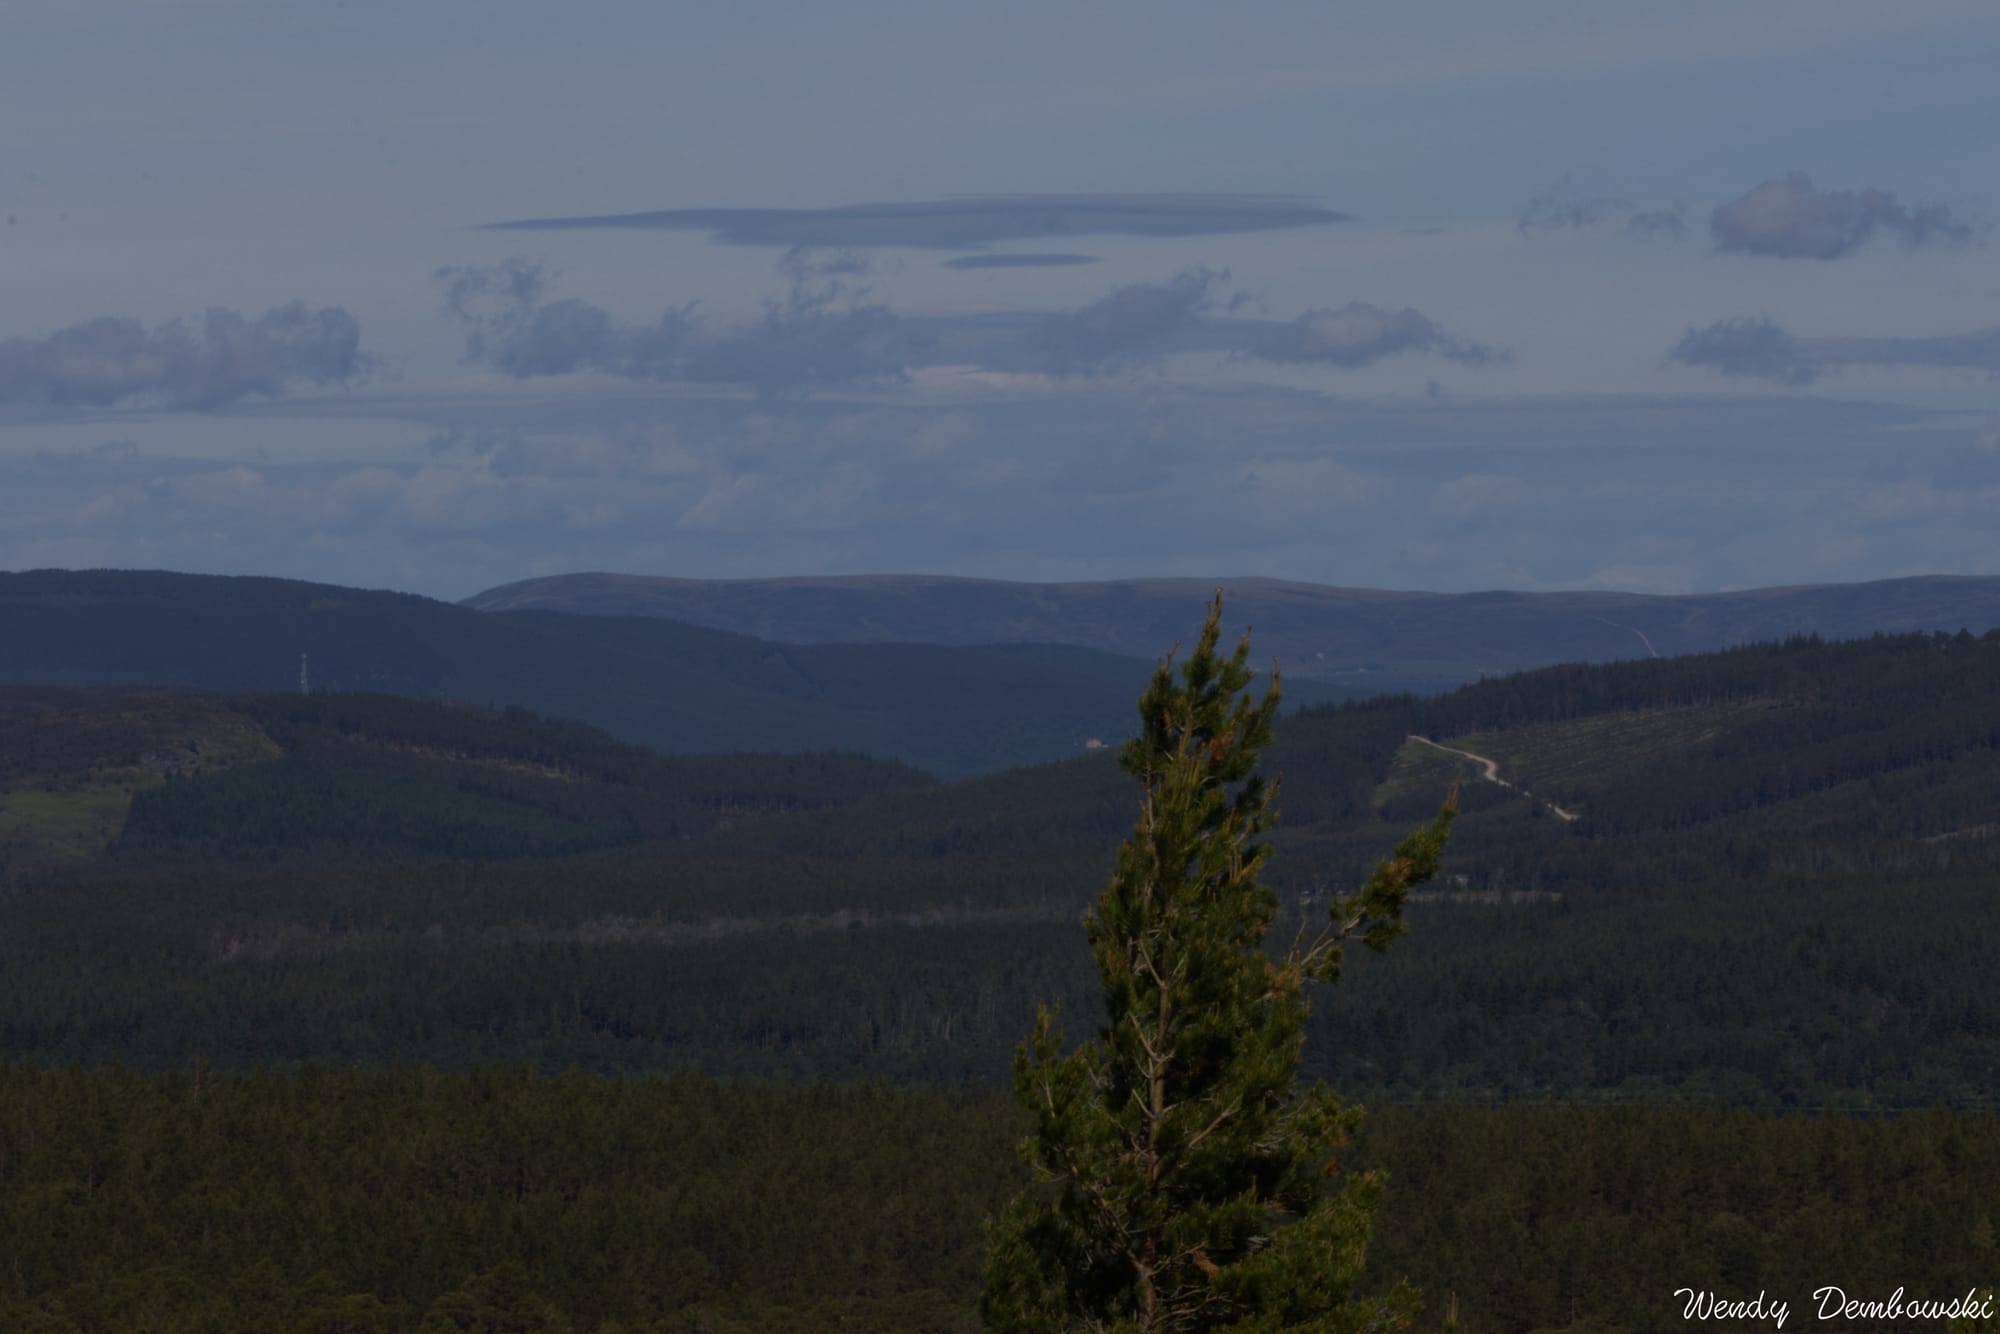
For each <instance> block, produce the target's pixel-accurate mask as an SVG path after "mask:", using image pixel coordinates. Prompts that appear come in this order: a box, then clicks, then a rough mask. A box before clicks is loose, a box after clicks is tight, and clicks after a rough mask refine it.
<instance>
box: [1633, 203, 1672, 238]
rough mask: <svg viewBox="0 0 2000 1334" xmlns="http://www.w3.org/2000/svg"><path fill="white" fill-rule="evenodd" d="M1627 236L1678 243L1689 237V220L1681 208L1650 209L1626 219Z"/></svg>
mask: <svg viewBox="0 0 2000 1334" xmlns="http://www.w3.org/2000/svg"><path fill="white" fill-rule="evenodd" d="M1625 234H1626V235H1627V236H1638V237H1645V238H1649V239H1650V238H1656V237H1657V238H1659V239H1662V240H1672V241H1678V240H1679V239H1680V238H1681V237H1683V236H1685V235H1687V218H1686V216H1685V215H1684V214H1683V213H1682V211H1681V210H1680V209H1679V208H1671V209H1649V210H1647V211H1645V212H1643V213H1634V214H1633V215H1632V216H1631V217H1629V218H1627V219H1625Z"/></svg>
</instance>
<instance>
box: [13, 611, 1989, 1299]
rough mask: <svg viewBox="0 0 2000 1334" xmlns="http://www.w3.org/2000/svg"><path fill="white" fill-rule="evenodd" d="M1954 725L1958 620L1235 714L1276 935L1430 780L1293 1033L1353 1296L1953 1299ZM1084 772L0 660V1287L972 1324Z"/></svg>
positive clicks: (1967, 1223)
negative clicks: (1377, 950)
mask: <svg viewBox="0 0 2000 1334" xmlns="http://www.w3.org/2000/svg"><path fill="white" fill-rule="evenodd" d="M1996 756H2000V634H1989V635H1986V636H1983V637H1974V636H1971V635H1953V636H1906V637H1891V638H1878V639H1874V640H1868V641H1860V642H1854V643H1841V644H1824V643H1819V642H1816V641H1812V640H1798V641H1793V642H1789V643H1785V644H1779V645H1770V646H1763V647H1758V648H1748V649H1741V650H1737V651H1733V652H1729V653H1725V654H1718V655H1710V656H1707V657H1697V658H1685V659H1668V660H1658V661H1654V660H1647V661H1641V662H1633V663H1624V664H1615V665H1608V666H1597V667H1565V668H1556V669H1550V670H1545V671H1542V672H1537V673H1532V674H1528V675H1524V676H1518V677H1510V678H1504V679H1499V680H1493V681H1488V682H1483V683H1480V684H1478V685H1475V686H1471V687H1468V688H1465V689H1463V690H1460V691H1458V692H1455V693H1453V694H1451V695H1448V696H1444V697H1440V698H1434V699H1419V698H1415V697H1409V696H1402V697H1391V698H1380V699H1374V700H1368V701H1363V702H1359V703H1355V704H1349V705H1343V706H1339V707H1332V708H1320V709H1314V710H1309V711H1307V712H1306V713H1304V714H1302V715H1299V716H1295V717H1290V718H1287V719H1284V720H1282V721H1281V723H1280V726H1279V741H1278V744H1277V745H1276V746H1275V747H1274V748H1273V749H1272V751H1271V752H1270V753H1269V754H1268V755H1267V761H1268V763H1267V765H1266V768H1267V770H1268V771H1269V772H1272V773H1275V774H1279V775H1282V787H1281V805H1282V808H1283V812H1284V818H1283V821H1282V822H1281V824H1280V826H1279V829H1278V832H1277V835H1276V838H1275V842H1276V845H1277V854H1276V856H1275V858H1274V860H1273V862H1272V865H1271V874H1270V879H1271V882H1272V883H1273V884H1274V885H1275V886H1276V887H1278V888H1279V889H1280V891H1281V893H1282V895H1283V898H1284V903H1285V908H1284V912H1285V914H1286V916H1285V919H1284V920H1283V921H1281V923H1280V927H1281V929H1283V930H1284V931H1285V932H1286V934H1289V928H1290V924H1291V922H1292V921H1294V920H1296V919H1302V918H1307V917H1310V916H1311V915H1312V914H1314V913H1315V912H1318V911H1320V909H1321V905H1322V904H1323V902H1324V900H1325V898H1326V896H1327V895H1329V894H1332V893H1338V892H1342V891H1344V890H1347V889H1349V888H1351V887H1352V886H1353V885H1354V883H1355V881H1356V879H1357V878H1358V877H1359V876H1361V875H1362V874H1365V872H1366V870H1367V868H1368V867H1369V865H1370V864H1371V863H1372V861H1373V859H1374V858H1376V857H1379V856H1380V855H1381V854H1382V852H1383V851H1384V850H1385V849H1386V848H1387V847H1388V846H1390V844H1391V842H1393V840H1394V839H1395V838H1396V837H1397V836H1399V835H1400V834H1401V833H1402V832H1404V831H1406V830H1407V829H1408V828H1409V827H1410V826H1411V825H1412V824H1414V823H1416V822H1417V821H1420V820H1422V819H1425V818H1427V817H1428V816H1429V815H1430V814H1431V813H1433V812H1435V810H1436V809H1437V806H1438V803H1439V802H1440V801H1441V800H1442V799H1443V797H1444V795H1445V793H1446V792H1447V791H1448V790H1449V788H1450V787H1451V786H1452V785H1453V784H1457V785H1458V786H1459V790H1460V796H1461V804H1462V807H1463V814H1462V815H1461V817H1460V819H1459V821H1458V824H1457V827H1456V829H1455V832H1454V838H1453V842H1452V844H1451V847H1450V851H1449V856H1448V858H1447V863H1446V874H1445V876H1444V877H1442V879H1441V880H1440V881H1439V882H1438V883H1437V884H1436V885H1434V886H1431V887H1429V888H1427V889H1425V890H1422V891H1420V892H1419V893H1418V895H1417V896H1416V898H1415V899H1414V901H1413V902H1412V905H1411V908H1410V914H1411V922H1412V929H1411V931H1410V934H1409V936H1408V938H1407V939H1405V940H1403V941H1401V942H1400V943H1399V944H1398V945H1397V947H1396V948H1395V949H1394V950H1393V951H1392V952H1391V953H1390V954H1389V955H1388V956H1386V957H1377V956H1375V955H1373V954H1371V953H1369V952H1367V951H1365V950H1361V951H1356V952H1355V953H1353V954H1352V955H1350V957H1349V958H1348V959H1347V960H1346V967H1345V975H1344V977H1343V979H1342V982H1341V985H1340V986H1339V987H1338V988H1337V989H1335V990H1333V991H1331V992H1328V993H1326V994H1325V995H1323V996H1322V997H1320V998H1319V1001H1318V1002H1317V1010H1316V1014H1315V1016H1314V1021H1313V1031H1312V1033H1311V1036H1310V1040H1309V1042H1308V1044H1307V1048H1306V1073H1307V1074H1308V1075H1309V1076H1313V1077H1321V1078H1326V1079H1328V1080H1330V1081H1331V1082H1332V1083H1333V1084H1334V1085H1335V1086H1336V1087H1338V1088H1339V1089H1341V1090H1342V1091H1343V1092H1345V1093H1348V1094H1354V1095H1359V1096H1361V1097H1362V1098H1363V1099H1364V1100H1366V1101H1367V1102H1369V1103H1370V1105H1371V1107H1372V1108H1373V1113H1372V1116H1371V1119H1370V1121H1369V1123H1368V1125H1367V1127H1366V1129H1365V1130H1364V1132H1363V1134H1362V1135H1361V1136H1360V1138H1358V1139H1357V1140H1356V1141H1355V1142H1354V1144H1353V1145H1352V1146H1351V1147H1350V1149H1349V1150H1348V1151H1347V1152H1346V1153H1345V1154H1344V1155H1343V1162H1344V1163H1345V1165H1346V1166H1347V1167H1349V1168H1350V1169H1360V1168H1365V1167H1372V1166H1380V1167H1383V1168H1385V1169H1386V1170H1387V1171H1388V1172H1389V1173H1390V1174H1391V1179H1390V1185H1389V1189H1388V1191H1387V1193H1386V1194H1385V1196H1384V1204H1383V1212H1382V1215H1381V1222H1380V1227H1379V1229H1378V1233H1377V1239H1376V1244H1375V1245H1374V1247H1373V1248H1372V1250H1371V1267H1370V1275H1371V1279H1370V1282H1371V1283H1372V1284H1374V1285H1375V1286H1376V1288H1377V1290H1381V1289H1386V1287H1387V1286H1388V1285H1389V1284H1390V1283H1391V1282H1393V1281H1394V1279H1396V1278H1397V1277H1405V1276H1406V1277H1409V1278H1411V1279H1413V1280H1415V1281H1416V1282H1418V1283H1419V1284H1420V1285H1421V1286H1422V1287H1424V1288H1425V1289H1426V1290H1427V1291H1428V1292H1429V1294H1430V1295H1431V1298H1432V1310H1433V1313H1434V1314H1435V1313H1436V1312H1437V1311H1438V1310H1439V1309H1440V1307H1441V1306H1442V1305H1443V1304H1444V1302H1445V1301H1446V1300H1447V1299H1448V1298H1450V1297H1455V1298H1456V1300H1457V1302H1458V1306H1459V1310H1460V1313H1461V1317H1462V1319H1463V1322H1464V1327H1465V1328H1468V1329H1479V1330H1504V1331H1509V1332H1510V1334H1527V1331H1530V1330H1536V1329H1557V1328H1565V1329H1573V1330H1575V1331H1577V1334H1582V1332H1583V1331H1586V1330H1590V1331H1605V1330H1615V1329H1627V1330H1655V1329H1659V1330H1664V1329H1668V1328H1677V1327H1679V1322H1680V1314H1681V1312H1680V1308H1679V1307H1678V1306H1677V1305H1675V1304H1674V1303H1672V1302H1670V1301H1668V1300H1667V1299H1666V1297H1665V1296H1663V1295H1662V1291H1661V1289H1662V1288H1663V1287H1664V1289H1665V1292H1667V1293H1669V1294H1670V1293H1671V1289H1672V1287H1673V1286H1676V1285H1679V1284H1681V1283H1684V1282H1686V1281H1687V1279H1686V1278H1685V1277H1684V1276H1685V1275H1689V1274H1695V1275H1700V1276H1713V1277H1712V1279H1711V1280H1710V1281H1713V1282H1715V1283H1717V1284H1718V1285H1724V1286H1728V1287H1731V1288H1740V1289H1742V1290H1743V1291H1745V1292H1746V1293H1748V1292H1754V1291H1755V1290H1757V1289H1758V1288H1759V1287H1768V1288H1771V1289H1772V1290H1773V1291H1778V1290H1784V1291H1787V1292H1789V1293H1791V1295H1792V1297H1793V1300H1794V1301H1795V1303H1796V1302H1799V1301H1802V1300H1803V1299H1804V1298H1805V1295H1806V1294H1807V1293H1809V1292H1810V1290H1811V1286H1815V1285H1817V1284H1819V1283H1822V1282H1825V1281H1840V1282H1843V1283H1845V1284H1847V1285H1848V1286H1849V1287H1850V1288H1852V1289H1854V1290H1855V1291H1856V1292H1857V1293H1861V1292H1864V1291H1865V1292H1866V1293H1867V1294H1868V1295H1871V1296H1881V1295H1885V1294H1886V1293H1887V1292H1888V1291H1889V1290H1891V1289H1892V1288H1893V1287H1894V1286H1896V1285H1905V1286H1906V1287H1908V1288H1909V1289H1910V1290H1911V1291H1912V1292H1918V1293H1922V1294H1925V1295H1933V1296H1941V1297H1949V1296H1954V1295H1957V1294H1958V1293H1960V1292H1962V1291H1964V1290H1965V1289H1966V1288H1967V1287H1969V1286H1971V1285H1974V1284H1977V1283H1980V1282H1982V1281H1984V1280H1983V1278H1982V1276H1984V1275H1988V1274H1990V1273H1991V1272H1992V1266H1993V1264H1994V1263H1995V1259H1996V1251H1995V1242H1994V1239H1993V1238H1994V1226H1995V1220H1994V1218H1993V1216H1992V1208H1991V1200H1990V1198H1989V1196H1990V1192H1987V1191H1985V1190H1984V1189H1983V1183H1984V1182H1986V1181H1989V1180H1990V1179H1991V1178H1992V1176H1993V1174H1994V1172H1995V1171H1996V1170H2000V1169H1996V1167H1995V1165H1994V1163H1995V1160H1994V1155H1995V1154H1996V1153H2000V1126H1996V1123H1995V1121H1994V1119H1993V1114H1992V1109H1993V1107H1994V1105H1995V1103H1996V1101H2000V1098H1996V1091H2000V992H1996V990H1995V988H1994V987H1993V985H1992V981H1991V978H1992V958H1991V953H1992V951H1991V941H1992V940H1994V939H1995V938H2000V893H1996V886H2000V837H1996V833H2000V766H1996ZM1133 814H1134V806H1133V791H1132V788H1131V786H1130V783H1129V780H1127V779H1126V778H1125V777H1124V776H1123V775H1122V774H1121V773H1119V772H1118V770H1117V768H1116V766H1115V765H1114V764H1113V763H1112V762H1111V757H1110V756H1109V755H1107V754H1093V755H1086V756H1083V757H1079V758H1076V759H1073V760H1069V761H1065V762H1062V763H1059V764H1053V765H1045V766H1040V767H1034V768H1021V769H1012V770H1007V771H1004V772H999V773H993V774H988V775H985V776H982V777H978V778H973V779H969V780H966V781H961V782H956V783H944V782H940V781H938V780H937V779H935V778H933V777H931V776H929V775H927V774H924V773H922V772H920V771H917V770H915V769H911V768H908V767H905V766H902V765H898V764H895V763H891V762H885V761H879V760H871V759H866V758H862V757H859V756H855V755H852V754H844V753H839V752H832V751H823V752H816V753H808V754H794V755H759V754H736V755H708V756H702V755H679V756H662V755H659V754H657V753H654V752H652V751H649V750H645V749H642V748H640V747H637V746H633V745H631V744H628V743H626V742H623V741H620V740H617V739H615V738H614V737H612V736H611V735H609V734H607V733H605V732H602V731H599V730H596V729H595V728H592V727H589V726H587V725H583V724H579V723H575V722H568V721H561V720H556V719H551V718H546V717H542V716H540V715H537V714H534V713H530V712H528V711H526V710H523V709H519V708H515V709H501V710H494V709H487V708H482V707H469V706H466V705H454V704H446V703H441V702H437V701H425V700H415V699H409V698H401V697H396V696H392V695H382V694H349V693H327V694H314V695H310V696H303V697H302V696H299V695H297V694H217V693H198V692H187V691H172V690H159V689H139V688H131V687H106V688H98V689H54V688H48V687H17V688H10V689H6V690H0V840H4V842H0V850H4V853H5V856H6V858H7V865H8V867H9V869H10V879H11V888H10V889H8V890H7V891H6V892H4V893H0V1062H4V1065H0V1235H4V1236H5V1237H7V1238H8V1239H9V1240H8V1246H7V1253H8V1256H9V1263H8V1265H6V1266H0V1326H4V1327H6V1328H10V1329H12V1328H19V1329H23V1330H39V1331H45V1332H46V1334H97V1332H98V1331H104V1332H105V1334H110V1332H111V1331H120V1332H121V1334H122V1331H125V1330H128V1329H133V1328H140V1327H145V1328H153V1329H158V1330H160V1331H162V1334H179V1331H183V1330H186V1331H195V1330H204V1331H205V1330H216V1329H237V1328H260V1329H261V1328H268V1329H273V1330H279V1331H284V1332H285V1334H294V1332H296V1334H307V1332H308V1331H312V1332H313V1334H329V1332H330V1331H334V1330H343V1331H352V1330H362V1331H371V1332H372V1334H403V1331H418V1332H419V1334H433V1332H434V1331H437V1330H465V1329H499V1328H515V1329H523V1330H538V1331H544V1332H547V1331H555V1332H556V1334H561V1331H572V1332H573V1334H612V1332H613V1331H623V1332H624V1334H634V1332H635V1331H652V1332H658V1331H673V1332H674V1334H692V1332H693V1331H697V1330H703V1331H725V1332H732V1334H733V1332H734V1331H750V1330H759V1331H762V1330H780V1331H782V1330H798V1331H808V1330H811V1331H817V1330H821V1329H826V1328H831V1327H840V1328H850V1329H859V1330H870V1331H882V1334H894V1332H908V1331H956V1330H969V1329H972V1328H975V1327H976V1326H975V1325H974V1323H973V1317H972V1307H971V1302H972V1299H973V1294H974V1292H975V1289H976V1286H977V1273H978V1266H979V1261H980V1239H979V1237H980V1234H979V1231H978V1226H977V1223H978V1220H979V1219H980V1218H981V1217H983V1216H985V1214H986V1213H987V1212H988V1211H989V1210H990V1209H991V1207H992V1206H993V1204H994V1202H995V1201H997V1200H998V1199H1001V1198H1004V1197H1005V1196H1007V1195H1008V1194H1010V1193H1011V1192H1012V1191H1013V1190H1014V1189H1016V1188H1017V1186H1018V1184H1019V1180H1020V1177H1019V1173H1020V1171H1021V1169H1020V1167H1019V1166H1018V1164H1017V1163H1016V1161H1015V1159H1014V1158H1013V1156H1012V1154H1011V1152H1010V1149H1009V1145H1010V1143H1011V1141H1012V1140H1013V1139H1014V1138H1015V1137H1016V1136H1017V1135H1018V1134H1019V1133H1020V1129H1021V1127H1020V1125H1019V1123H1018V1121H1017V1120H1016V1117H1015V1113H1014V1111H1013V1110H1012V1109H1011V1108H1009V1107H1007V1106H1006V1105H1004V1104H1003V1103H1002V1102H1001V1101H1000V1100H999V1099H998V1097H997V1096H996V1095H997V1086H998V1085H999V1084H1000V1083H1001V1082H1002V1081H1004V1079H1005V1077H1006V1072H1007V1070H1008V1066H1009V1058H1010V1055H1011V1052H1012V1050H1013V1048H1014V1045H1015V1043H1016V1042H1017V1041H1018V1040H1019V1039H1020V1038H1021V1036H1022V1035H1023V1034H1024V1033H1025V1032H1026V1031H1027V1030H1028V1028H1029V1026H1030V1024H1031V1022H1032V1017H1033V1013H1034V1010H1035V1007H1036V1006H1037V1005H1038V1004H1040V1003H1043V1002H1047V1001H1055V1002H1058V1003H1060V1004H1061V1005H1062V1006H1063V1007H1064V1009H1065V1011H1066V1013H1067V1014H1069V1015H1070V1016H1072V1020H1071V1023H1072V1026H1073V1027H1074V1028H1083V1027H1085V1026H1087V1024H1088V1022H1089V1016H1091V1015H1093V1014H1094V1013H1095V1005H1096V999H1095V997H1094V995H1093V986H1092V976H1091V972H1090V967H1089V960H1088V957H1087V955H1086V952H1085V948H1084V939H1083V933H1082V931H1081V930H1080V927H1079V919H1080V917H1081V915H1082V913H1083V911H1084V909H1085V907H1086V905H1087V904H1088V903H1089V901H1090V899H1091V897H1092V896H1093V895H1094V894H1095V893H1096V891H1097V890H1098V888H1099V887H1100V886H1101V885H1102V883H1103V878H1104V876H1105V874H1106V873H1107V870H1108V868H1109V865H1110V853H1111V850H1112V848H1113V847H1114V846H1115V844H1116V843H1117V841H1118V840H1119V838H1120V837H1122V836H1123V834H1124V833H1125V832H1126V831H1128V830H1129V829H1130V827H1131V824H1132V819H1133ZM78 1067H81V1068H78ZM533 1071H539V1072H541V1073H540V1075H535V1074H532V1073H531V1072H533ZM667 1071H672V1072H676V1073H675V1074H674V1075H673V1076H672V1077H671V1078H661V1077H659V1076H660V1075H661V1074H662V1072H667ZM562 1072H568V1073H562ZM715 1076H723V1077H728V1081H729V1082H724V1083H714V1082H709V1080H710V1078H711V1077H715ZM884 1082H891V1083H896V1084H900V1085H903V1086H905V1087H903V1088H901V1089H899V1090H896V1091H891V1090H889V1089H886V1088H884V1087H882V1084H883V1083H884ZM1549 1104H1553V1105H1549ZM1614 1104H1617V1105H1614ZM1626 1104H1636V1105H1626ZM1938 1105H1942V1106H1944V1107H1949V1108H1954V1109H1957V1110H1955V1111H1950V1112H1937V1113H1930V1112H1921V1111H1918V1110H1916V1109H1922V1108H1928V1107H1932V1106H1938ZM1732 1108H1733V1110H1731V1109H1732ZM1840 1113H1851V1114H1852V1115H1841V1114H1840ZM1793 1318H1794V1319H1805V1318H1807V1317H1806V1314H1805V1311H1804V1308H1803V1307H1802V1306H1799V1305H1795V1306H1794V1310H1793ZM141 1321H151V1322H152V1323H151V1324H147V1325H141V1323H140V1322H141ZM482 1321H483V1322H484V1323H481V1322H482ZM509 1322H511V1323H509ZM1911 1327H1913V1328H1914V1327H1917V1326H1911ZM1924 1327H1926V1328H1928V1327H1929V1326H1924Z"/></svg>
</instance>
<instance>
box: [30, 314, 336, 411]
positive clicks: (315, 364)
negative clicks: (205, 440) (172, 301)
mask: <svg viewBox="0 0 2000 1334" xmlns="http://www.w3.org/2000/svg"><path fill="white" fill-rule="evenodd" d="M370 367H371V363H370V361H369V359H368V358H367V357H366V356H364V355H363V353H362V352H361V326H360V324H359V323H358V322H357V321H356V320H355V318H354V317H353V316H352V315H350V314H348V312H347V311H345V310H343V309H341V308H340V307H338V306H326V307H322V308H321V309H318V310H313V309H311V308H309V307H308V306H307V305H306V304H305V303H304V302H302V301H294V302H292V303H290V304H289V305H283V306H278V307H275V308H273V309H271V310H268V311H266V312H264V314H262V315H260V316H258V317H257V318H256V319H254V320H253V319H249V318H247V317H245V316H244V315H242V314H240V313H238V312H237V311H234V310H228V309H225V308H223V307H219V306H218V307H214V308H211V309H210V310H209V311H208V312H207V313H206V314H205V315H204V316H203V317H202V321H201V323H200V324H199V325H198V326H190V325H188V324H187V323H185V322H183V321H180V320H175V321H171V322H169V323H167V324H160V325H155V326H154V327H153V328H151V329H148V328H146V327H145V326H144V325H143V324H141V323H140V322H139V321H137V320H130V319H118V318H113V317H108V316H107V317H105V318H101V319H95V320H88V321H85V322H84V323H82V324H76V325H72V326H70V327H69V328H67V329H60V330H58V331H56V332H55V333H52V334H49V335H48V336H46V337H43V338H12V339H6V340H4V341H0V403H47V404H53V405H58V406H89V407H110V406H114V405H118V404H128V403H139V404H154V405H159V406H164V407H169V408H181V409H209V408H219V407H224V406H226V405H228V404H230V403H234V402H237V401H239V400H241V399H244V398H249V397H253V396H256V397H264V398H276V397H278V396H280V395H282V394H284V393H286V392H287V391H288V390H290V389H292V388H294V387H295V386H298V385H301V384H306V385H347V384H351V383H353V382H354V381H355V380H357V379H358V378H360V377H361V376H362V375H363V374H364V373H365V372H366V371H367V370H369V369H370Z"/></svg>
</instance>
